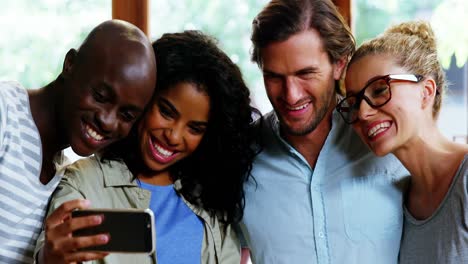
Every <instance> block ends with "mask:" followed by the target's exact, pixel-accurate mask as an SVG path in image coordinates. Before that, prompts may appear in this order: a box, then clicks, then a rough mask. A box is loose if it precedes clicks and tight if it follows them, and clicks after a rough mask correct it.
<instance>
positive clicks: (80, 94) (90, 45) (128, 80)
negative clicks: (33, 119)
mask: <svg viewBox="0 0 468 264" xmlns="http://www.w3.org/2000/svg"><path fill="white" fill-rule="evenodd" d="M56 83H57V85H59V86H61V87H60V89H61V90H62V91H63V98H61V99H62V100H61V104H60V105H59V107H58V108H59V109H58V110H57V113H58V118H59V120H60V122H59V127H58V129H60V135H62V138H61V139H60V141H61V142H62V144H64V145H70V146H71V147H72V149H73V151H75V152H76V153H77V154H79V155H82V156H87V155H90V154H93V153H95V152H96V151H98V150H100V149H102V148H104V147H106V146H108V145H109V144H111V143H113V142H115V141H117V140H120V139H122V138H123V137H125V136H127V134H128V133H129V131H130V129H131V127H132V125H133V124H134V122H135V121H136V119H137V118H138V117H139V116H140V115H141V113H142V112H143V109H144V107H145V106H146V104H147V103H148V102H149V100H150V98H151V96H152V94H153V91H154V87H155V83H156V62H155V57H154V52H153V50H152V47H151V44H150V43H149V41H148V39H147V38H146V36H144V35H143V33H142V32H141V31H140V30H138V29H137V28H136V27H134V26H132V25H131V24H129V23H125V22H119V21H108V22H104V23H102V24H101V25H99V26H98V27H97V28H96V29H95V30H93V31H92V32H91V33H90V35H89V36H88V38H87V39H86V40H85V41H84V43H83V44H82V46H81V47H80V50H79V51H78V52H77V51H76V50H74V49H72V50H70V51H69V52H68V53H67V55H66V58H65V62H64V65H63V70H62V73H61V79H60V80H59V81H57V82H56Z"/></svg>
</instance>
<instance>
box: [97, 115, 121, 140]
mask: <svg viewBox="0 0 468 264" xmlns="http://www.w3.org/2000/svg"><path fill="white" fill-rule="evenodd" d="M96 121H97V125H98V126H99V129H101V130H102V132H104V133H105V134H106V135H109V134H112V133H114V132H115V131H117V129H118V127H119V122H118V119H117V110H114V109H111V110H109V111H105V110H101V111H100V112H98V113H97V115H96Z"/></svg>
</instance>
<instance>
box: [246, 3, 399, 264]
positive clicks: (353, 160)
mask: <svg viewBox="0 0 468 264" xmlns="http://www.w3.org/2000/svg"><path fill="white" fill-rule="evenodd" d="M251 39H252V42H253V53H252V60H253V61H254V62H256V63H257V64H258V66H259V68H260V69H261V71H262V73H263V79H264V83H265V88H266V91H267V95H268V98H269V100H270V102H271V104H272V105H273V109H274V110H273V111H272V112H270V113H268V114H267V115H266V116H265V120H264V122H263V126H261V129H262V136H261V138H262V139H263V140H264V148H263V151H262V152H261V153H260V154H259V155H258V156H257V158H256V160H255V162H254V165H253V170H252V176H253V177H251V180H250V181H248V182H247V183H246V185H245V192H246V194H245V195H246V205H245V213H244V218H243V222H242V224H241V231H242V233H243V235H244V239H245V243H246V245H245V246H246V247H248V248H249V249H250V253H251V257H252V260H253V262H254V263H264V264H267V263H397V259H398V252H399V246H400V239H401V233H402V216H403V213H402V193H403V187H402V184H401V183H402V180H403V177H404V176H406V175H408V173H407V171H406V170H405V169H403V167H402V166H401V164H400V163H399V162H398V161H397V160H396V159H395V157H393V156H387V157H385V158H376V157H374V155H373V154H372V153H371V152H370V150H369V149H368V148H367V147H366V146H365V145H364V144H363V143H361V140H360V139H359V137H358V136H357V135H356V134H355V133H354V132H353V131H352V129H351V127H350V126H348V125H347V124H345V123H344V121H343V120H342V118H341V117H340V116H339V114H338V112H337V111H335V106H336V101H337V97H338V93H339V91H340V87H339V81H340V79H341V78H342V74H343V70H344V68H345V67H346V64H347V62H348V60H349V58H350V56H351V55H352V54H353V52H354V50H355V43H354V38H353V36H352V35H351V32H350V30H349V28H348V27H347V26H346V24H345V23H344V20H343V18H342V17H341V16H340V14H339V13H338V11H337V9H336V7H335V6H334V5H333V3H332V2H331V1H330V0H298V1H289V0H273V1H271V2H270V3H269V4H267V6H266V7H265V8H264V9H263V10H262V11H261V12H260V13H259V14H258V16H257V17H256V18H255V19H254V21H253V32H252V37H251Z"/></svg>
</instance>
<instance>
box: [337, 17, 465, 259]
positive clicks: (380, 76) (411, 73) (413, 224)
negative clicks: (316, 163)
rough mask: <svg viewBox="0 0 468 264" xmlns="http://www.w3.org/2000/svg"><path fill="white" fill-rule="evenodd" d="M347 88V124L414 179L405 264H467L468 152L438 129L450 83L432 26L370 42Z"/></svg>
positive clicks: (407, 26)
mask: <svg viewBox="0 0 468 264" xmlns="http://www.w3.org/2000/svg"><path fill="white" fill-rule="evenodd" d="M345 83H346V90H347V97H346V98H344V99H343V100H342V101H341V102H340V103H339V104H338V106H337V110H338V111H339V112H340V113H341V115H342V117H343V119H344V120H345V121H346V122H347V123H349V124H352V125H353V127H354V129H355V130H356V132H357V133H358V134H359V135H360V137H361V139H362V140H363V141H364V142H365V143H366V144H367V145H368V146H369V147H370V148H371V149H372V150H373V152H374V153H375V154H376V155H378V156H384V155H387V154H389V153H393V154H394V155H395V156H396V157H397V158H398V159H399V160H400V161H401V162H402V163H403V165H404V166H405V167H406V168H407V169H408V171H409V172H410V173H411V183H410V185H409V188H408V192H407V195H406V197H405V204H404V207H405V209H404V214H405V223H404V233H403V238H402V244H401V249H400V263H445V264H448V263H468V211H467V209H466V207H467V202H468V193H467V192H468V191H467V190H468V146H467V145H463V144H457V143H454V142H452V141H450V140H449V139H447V138H445V137H444V136H443V135H442V134H441V132H440V131H439V129H438V128H437V125H436V123H437V117H438V114H439V111H440V107H441V102H442V96H443V94H444V90H445V88H446V83H445V75H444V72H443V70H442V67H441V65H440V63H439V61H438V58H437V50H436V39H435V36H434V33H433V31H432V29H431V27H430V26H429V24H427V23H425V22H407V23H402V24H399V25H397V26H394V27H391V28H389V29H388V30H387V31H386V32H385V33H384V34H383V35H381V36H378V37H377V38H375V39H372V40H370V41H368V42H365V43H364V44H363V45H362V46H361V47H360V48H359V49H358V50H357V52H356V53H355V55H354V56H353V58H352V59H351V61H350V64H349V66H348V70H347V74H346V81H345Z"/></svg>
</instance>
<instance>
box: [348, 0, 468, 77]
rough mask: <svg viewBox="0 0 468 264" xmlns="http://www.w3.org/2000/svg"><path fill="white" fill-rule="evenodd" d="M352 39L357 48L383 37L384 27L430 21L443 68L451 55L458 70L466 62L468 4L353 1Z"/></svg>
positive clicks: (456, 1) (430, 0)
mask: <svg viewBox="0 0 468 264" xmlns="http://www.w3.org/2000/svg"><path fill="white" fill-rule="evenodd" d="M354 4H355V10H356V12H354V13H353V15H354V17H355V25H354V27H353V28H354V29H355V32H354V33H355V36H356V41H357V44H358V45H360V44H361V43H362V42H363V41H365V40H367V39H370V38H373V37H375V36H377V35H379V34H380V33H382V32H383V31H384V30H385V29H386V28H387V27H389V26H390V25H393V24H397V23H400V22H403V21H408V20H426V21H430V23H431V25H432V26H433V28H434V31H435V34H436V36H437V39H438V52H439V55H440V59H441V62H442V65H443V66H444V68H448V67H449V66H450V62H451V58H452V55H453V54H455V57H456V58H457V66H458V67H461V66H463V65H464V64H465V63H466V61H467V58H468V32H467V31H466V30H464V28H463V25H468V16H466V14H468V1H466V0H424V1H408V0H388V1H380V0H356V1H354Z"/></svg>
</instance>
